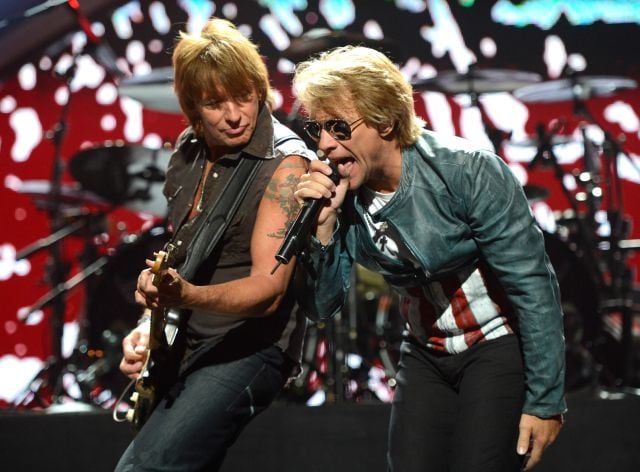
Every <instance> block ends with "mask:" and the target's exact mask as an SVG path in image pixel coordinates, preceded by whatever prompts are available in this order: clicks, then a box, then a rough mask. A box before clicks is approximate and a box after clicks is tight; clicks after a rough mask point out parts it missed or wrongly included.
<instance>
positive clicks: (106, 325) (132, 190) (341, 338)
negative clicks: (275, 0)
mask: <svg viewBox="0 0 640 472" xmlns="http://www.w3.org/2000/svg"><path fill="white" fill-rule="evenodd" d="M365 39H366V38H359V37H357V38H356V37H352V36H346V33H336V32H333V33H329V32H324V31H314V32H312V33H310V34H309V35H308V37H306V38H301V39H300V40H299V41H294V42H293V43H292V45H291V47H290V48H289V49H288V50H286V51H285V57H288V58H289V59H291V60H294V61H299V60H303V59H306V58H307V57H309V56H310V55H312V54H314V53H316V52H319V51H322V50H325V49H327V48H329V47H333V46H338V45H343V44H367V45H369V44H368V43H375V44H371V46H375V47H376V48H377V49H383V50H384V51H385V52H387V53H389V51H390V50H391V49H393V46H394V45H393V44H392V43H389V44H381V43H380V42H375V41H372V40H369V39H366V42H365ZM171 82H172V70H171V68H161V69H156V70H155V71H153V72H152V73H151V74H148V75H147V76H142V77H133V78H128V79H124V80H121V81H120V84H119V90H120V93H121V94H122V95H125V96H128V97H130V98H132V99H135V100H137V101H139V102H140V103H141V104H142V105H143V106H144V107H145V108H147V109H150V110H156V111H162V112H171V113H180V107H179V104H178V102H177V100H176V98H175V95H174V93H173V90H172V87H171ZM412 86H413V89H414V91H415V92H419V93H422V92H438V93H442V94H445V95H447V96H457V95H460V94H465V95H467V96H468V97H470V103H471V106H473V107H476V108H477V109H478V110H479V111H480V116H481V119H482V124H483V126H484V130H485V132H486V134H487V136H488V137H489V139H490V141H491V142H492V144H493V145H494V148H495V150H496V153H497V154H498V155H501V149H502V146H503V144H504V143H505V142H509V138H510V134H511V133H510V132H509V131H505V130H501V129H497V128H496V126H494V124H493V123H492V121H491V120H490V119H489V117H488V114H487V113H486V110H485V109H484V106H483V104H482V101H481V100H480V99H479V98H480V97H481V96H482V95H485V94H493V93H511V94H512V95H513V96H514V97H515V98H517V99H518V100H520V101H521V102H523V103H525V104H528V105H532V106H535V105H536V104H539V103H541V104H546V103H556V102H572V103H573V105H574V113H575V115H576V116H578V117H579V118H580V120H582V121H583V122H584V121H586V122H588V123H589V124H592V125H595V126H598V127H600V128H601V129H602V130H603V135H604V140H603V142H602V143H600V144H599V145H595V144H594V143H593V142H592V141H591V140H590V139H589V138H588V137H587V136H586V135H584V143H583V144H584V159H583V161H584V165H583V169H581V170H580V171H579V172H575V173H574V174H573V175H572V176H571V177H573V178H574V179H575V181H576V184H577V187H578V192H575V191H574V190H572V189H569V188H567V186H566V185H565V182H566V177H567V173H566V172H565V171H564V169H563V167H562V166H561V165H560V164H559V163H558V159H557V158H556V155H555V153H554V149H555V147H556V146H557V145H560V144H565V143H568V142H569V141H572V140H573V139H574V138H573V137H569V136H565V135H560V134H558V132H559V131H560V129H561V128H563V126H564V125H565V124H566V120H565V119H564V118H562V119H559V120H557V121H556V125H555V126H552V127H551V129H549V128H548V127H547V126H545V125H544V124H540V125H538V126H537V127H536V135H535V136H532V137H529V138H527V139H526V140H520V141H518V142H517V143H513V142H512V143H510V144H512V145H515V146H528V147H535V148H536V149H537V152H536V155H535V157H534V158H533V160H532V161H531V162H530V163H529V168H530V169H533V168H534V167H535V166H536V165H538V164H542V165H545V166H551V167H552V168H553V169H554V170H555V175H556V177H557V178H558V181H559V182H560V184H561V187H562V190H563V193H564V195H565V196H566V198H567V199H568V201H569V206H570V210H569V211H568V213H570V215H569V216H568V217H566V216H565V217H563V218H561V219H559V220H558V222H557V231H555V232H554V233H550V232H547V233H545V240H546V247H547V251H548V253H549V256H550V259H551V262H552V264H553V266H554V268H555V270H556V273H557V275H558V279H559V282H560V286H561V292H562V302H563V308H564V311H565V328H566V339H567V361H568V372H567V387H568V388H569V389H573V388H578V387H581V386H584V385H593V384H597V383H608V384H609V385H612V386H630V385H633V384H634V383H636V382H639V381H640V378H638V372H637V370H638V369H637V364H636V362H637V359H636V358H637V349H636V348H635V347H634V345H635V344H636V340H635V339H634V336H633V329H632V328H633V319H634V316H635V315H637V314H638V312H639V311H640V296H639V295H638V289H637V288H635V287H634V283H633V280H632V278H633V277H632V273H633V271H632V269H631V268H630V267H629V266H628V264H627V259H628V256H629V255H630V254H631V253H632V251H636V250H638V249H640V241H637V240H629V239H626V238H627V236H628V231H629V221H628V220H626V219H625V215H624V209H623V206H622V203H623V202H622V194H621V190H620V187H621V184H620V177H619V175H618V171H617V156H619V155H621V156H623V158H628V159H629V161H630V162H632V165H635V164H634V163H633V161H631V159H630V158H629V156H628V154H627V153H626V152H625V150H624V146H623V143H622V142H621V141H620V140H618V139H616V138H614V137H613V136H612V135H611V134H610V133H608V132H607V131H606V130H604V128H603V127H601V126H600V125H599V124H598V123H597V121H596V120H595V119H594V117H593V116H592V115H591V114H590V113H589V109H588V106H587V105H588V103H589V100H590V99H592V98H598V97H614V96H616V95H617V94H619V93H621V92H623V91H627V90H634V89H636V88H637V84H636V82H635V81H634V80H632V79H627V78H624V77H610V76H581V75H579V74H577V73H572V74H571V75H570V76H569V77H566V78H562V79H558V80H551V81H543V80H542V78H541V77H540V76H539V75H538V74H534V73H530V72H521V71H512V70H503V69H481V68H478V67H471V68H470V69H469V70H468V72H466V73H459V72H455V71H445V72H441V73H439V74H438V75H436V76H435V77H433V78H428V79H419V80H414V81H413V82H412ZM296 114H297V110H296ZM289 118H291V117H289ZM293 118H294V119H298V118H299V117H297V116H296V117H293ZM290 124H291V123H290ZM294 128H295V126H294ZM58 140H60V137H58ZM169 156H170V152H169V151H168V150H166V149H158V150H151V149H148V148H145V147H142V146H133V145H124V144H123V143H103V144H100V145H97V146H93V147H91V148H87V149H83V150H81V151H79V152H78V153H77V154H76V155H75V156H73V157H72V159H71V160H70V163H69V170H70V173H71V175H72V176H73V177H74V178H75V180H76V181H77V182H78V184H73V185H60V184H59V175H56V174H57V173H58V172H59V171H58V170H56V169H54V176H53V178H52V179H51V182H49V181H26V182H24V183H23V184H22V186H20V187H19V188H17V189H16V190H17V191H18V192H20V193H24V194H26V195H29V196H31V197H32V198H33V201H34V203H35V205H36V206H37V207H38V208H40V209H43V210H46V211H47V212H49V214H50V215H51V219H52V225H51V228H52V234H51V235H50V236H48V237H47V238H44V239H41V240H39V241H36V242H35V243H33V244H31V245H30V246H29V247H27V248H25V249H23V250H22V251H20V253H19V254H18V257H17V258H18V259H19V258H26V257H28V256H30V255H31V254H33V253H35V252H37V251H39V250H42V249H48V250H49V251H50V252H51V255H52V259H53V264H52V265H53V267H54V270H53V273H52V274H51V277H50V280H51V284H52V290H51V291H50V292H49V293H48V294H46V295H45V296H44V297H42V298H41V299H40V300H38V301H37V302H36V303H34V304H33V306H32V308H31V312H33V311H35V310H36V309H41V308H43V307H44V306H47V305H50V304H51V305H52V307H53V311H54V313H58V315H57V318H58V319H59V320H60V319H62V316H61V314H60V313H61V310H62V309H63V307H64V303H63V299H64V295H65V293H66V292H67V291H69V290H70V289H71V288H73V287H75V286H76V285H78V284H80V283H81V282H83V281H85V280H87V279H89V280H87V282H88V283H87V284H86V286H87V292H86V293H87V300H88V301H87V307H86V311H87V317H88V319H87V320H86V321H85V324H86V325H87V326H88V328H89V330H88V333H89V334H88V335H87V336H86V340H85V341H84V342H85V343H86V344H85V346H84V347H83V349H84V351H85V352H86V351H87V349H89V350H91V351H93V352H101V354H100V356H99V358H95V359H93V362H92V363H90V364H89V365H87V366H85V368H83V369H80V370H79V371H78V372H77V375H76V377H77V379H78V380H79V383H80V384H81V387H82V390H83V399H84V400H87V401H90V402H93V403H95V402H96V400H95V395H94V394H93V393H91V391H92V389H93V390H95V388H94V387H96V385H97V384H98V383H99V382H100V379H102V381H104V379H105V378H108V376H112V375H116V374H114V372H116V371H117V363H118V361H119V356H120V353H119V343H120V340H121V337H122V334H123V333H124V332H125V331H126V330H127V329H129V328H130V327H131V323H132V320H135V319H136V317H137V307H136V306H135V305H134V303H133V300H131V298H132V297H131V296H130V295H131V293H132V292H133V288H134V286H135V279H136V277H137V274H138V269H139V265H135V264H132V261H134V260H137V261H141V260H143V259H144V258H145V257H148V255H149V254H152V253H153V251H154V250H157V249H159V248H160V247H161V246H162V244H163V243H164V240H165V239H166V237H167V235H166V233H165V230H164V227H163V226H162V225H160V224H159V225H156V226H154V228H153V229H152V230H151V231H147V232H144V233H143V234H141V235H128V236H126V237H125V238H123V239H122V241H121V242H120V243H119V245H118V247H116V250H115V251H114V252H113V253H112V254H110V255H107V256H105V255H102V256H101V255H99V254H98V253H99V251H97V250H96V247H95V243H94V241H95V238H96V235H98V234H100V233H102V232H103V231H104V216H105V215H106V214H108V213H109V212H110V211H111V210H113V209H114V208H122V207H124V208H126V209H129V210H131V211H134V212H143V213H147V214H151V215H155V216H156V217H159V218H161V217H163V216H164V214H165V207H164V205H165V203H164V197H163V196H162V182H163V180H164V172H165V169H166V167H167V164H168V159H169ZM524 192H525V195H526V197H527V199H528V200H529V202H530V203H531V204H534V203H536V202H542V201H544V200H545V199H547V198H548V196H549V190H547V188H545V187H542V186H537V185H525V186H524ZM603 195H604V196H606V195H608V198H607V200H606V201H607V202H608V207H607V208H603V201H604V199H603ZM602 212H604V214H606V217H607V219H608V222H609V227H610V231H609V233H608V234H605V235H603V234H600V233H599V228H600V227H601V226H602V223H601V222H599V221H600V220H599V219H601V217H600V216H599V215H600V214H601V213H602ZM80 231H83V232H84V233H83V234H85V236H86V238H87V241H88V243H87V246H88V250H87V251H86V252H87V253H88V254H90V255H93V256H94V260H93V261H91V262H88V263H86V264H85V267H84V269H83V270H82V271H81V272H80V273H79V274H78V275H76V276H74V277H72V278H71V279H69V280H64V276H65V275H66V274H65V271H63V270H62V271H61V270H60V267H62V266H63V264H62V263H61V261H60V256H59V248H58V243H59V242H60V241H61V240H62V239H63V238H65V237H67V236H69V235H71V234H77V233H78V232H80ZM96 255H97V256H96ZM92 275H97V277H91V279H90V276H92ZM353 277H354V280H353V281H352V282H353V283H352V286H354V287H356V289H355V290H354V291H353V294H352V296H351V298H350V302H349V304H348V306H347V308H346V309H345V311H344V312H343V313H342V314H341V315H340V316H338V317H337V319H336V321H335V322H334V323H333V324H319V325H312V326H311V328H310V330H309V333H310V334H309V335H308V337H307V345H306V346H307V347H306V348H305V354H304V358H303V363H304V369H305V375H304V376H302V377H300V379H299V380H298V382H297V384H296V386H294V391H295V389H296V387H297V391H298V392H301V393H300V395H302V396H308V395H310V394H311V393H313V391H314V390H319V389H324V390H325V391H327V392H328V393H330V394H331V396H332V398H333V399H334V400H335V401H338V400H340V399H347V398H349V399H358V398H363V397H365V396H367V395H368V396H375V397H377V398H378V399H381V400H383V401H388V399H389V397H390V394H389V389H390V387H391V386H392V385H393V382H394V376H395V373H396V370H395V369H396V367H395V365H396V361H397V358H398V352H399V350H398V348H399V343H400V341H401V338H402V331H403V326H402V323H401V321H400V316H399V314H398V313H397V305H398V304H397V300H396V298H395V296H394V295H393V294H392V292H391V290H390V289H389V288H388V286H387V285H386V284H385V283H384V281H382V279H381V278H380V277H377V276H376V275H375V274H371V273H369V272H368V271H366V270H364V269H362V268H361V267H359V266H358V267H357V268H356V270H355V271H354V275H353ZM91 280H94V282H91ZM100 294H102V295H100ZM116 304H117V305H118V306H115V305H116ZM114 313H117V314H118V315H117V320H114ZM610 314H616V315H619V319H620V320H621V321H620V324H621V329H620V330H619V335H618V338H617V339H616V340H615V342H614V344H615V347H614V349H613V350H614V351H616V352H617V357H616V358H615V360H611V358H610V357H609V358H607V355H608V353H607V352H604V351H610V350H611V349H610V348H609V347H608V346H609V345H610V344H611V343H610V342H608V341H606V340H605V330H604V328H603V327H604V326H605V324H606V320H607V319H609V318H608V315H610ZM55 318H56V317H55V316H54V319H55ZM114 321H115V322H114ZM59 325H60V323H59V322H58V324H57V325H56V323H55V322H54V324H53V326H54V333H53V337H54V355H53V364H52V363H49V364H48V365H47V367H45V369H44V370H45V371H46V370H47V369H49V368H51V369H52V370H53V373H51V372H50V373H49V376H50V377H53V382H52V381H50V382H49V383H50V385H51V386H52V388H53V389H54V393H55V389H56V388H57V389H58V390H59V388H60V387H59V385H60V382H58V379H57V378H56V377H58V376H60V374H61V372H62V370H64V366H63V367H62V368H61V367H60V365H59V364H60V362H64V361H63V360H62V356H61V354H60V346H59V339H60V336H61V327H60V326H59ZM56 326H57V327H56ZM56 346H57V347H56ZM328 346H331V347H332V349H328ZM330 351H332V352H333V354H330ZM354 358H356V360H355V361H354ZM634 365H636V367H634ZM67 370H68V369H67ZM373 371H375V372H376V373H375V374H372V372H373ZM372 375H374V376H376V378H377V379H378V382H377V384H376V385H377V387H374V386H372V383H371V379H372ZM58 393H60V392H58Z"/></svg>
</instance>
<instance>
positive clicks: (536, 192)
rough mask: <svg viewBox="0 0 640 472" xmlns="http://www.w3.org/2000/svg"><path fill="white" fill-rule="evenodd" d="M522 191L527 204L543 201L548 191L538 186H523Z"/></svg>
mask: <svg viewBox="0 0 640 472" xmlns="http://www.w3.org/2000/svg"><path fill="white" fill-rule="evenodd" d="M522 189H523V190H524V195H525V197H527V201H529V203H533V202H540V201H543V200H545V199H546V198H547V197H548V196H549V190H547V189H546V188H544V187H540V186H538V185H523V186H522Z"/></svg>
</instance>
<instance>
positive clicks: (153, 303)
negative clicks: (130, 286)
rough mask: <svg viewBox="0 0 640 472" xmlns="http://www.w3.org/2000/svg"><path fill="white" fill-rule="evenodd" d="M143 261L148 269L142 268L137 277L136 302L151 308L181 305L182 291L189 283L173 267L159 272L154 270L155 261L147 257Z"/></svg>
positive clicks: (182, 299) (182, 301)
mask: <svg viewBox="0 0 640 472" xmlns="http://www.w3.org/2000/svg"><path fill="white" fill-rule="evenodd" d="M145 262H146V264H147V266H149V269H146V270H143V271H142V272H141V273H140V276H139V277H138V285H137V287H136V293H135V297H136V302H137V303H139V304H140V305H142V306H145V307H147V308H150V309H152V310H154V309H157V308H161V307H164V308H167V307H179V306H182V305H183V303H184V292H185V290H186V289H187V288H188V286H189V285H190V284H189V283H188V282H187V281H185V280H184V279H182V278H181V277H180V275H179V274H178V272H176V270H175V269H173V268H167V269H165V270H163V271H162V273H160V274H159V273H156V272H154V267H155V265H156V261H152V260H149V259H147V260H146V261H145Z"/></svg>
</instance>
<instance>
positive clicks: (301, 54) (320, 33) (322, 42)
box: [283, 28, 400, 62]
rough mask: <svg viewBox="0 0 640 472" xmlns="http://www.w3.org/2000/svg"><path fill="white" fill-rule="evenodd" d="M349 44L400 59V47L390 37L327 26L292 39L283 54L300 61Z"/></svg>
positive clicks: (294, 60)
mask: <svg viewBox="0 0 640 472" xmlns="http://www.w3.org/2000/svg"><path fill="white" fill-rule="evenodd" d="M348 45H354V46H366V47H368V48H371V49H376V50H378V51H380V52H382V53H385V54H388V55H389V56H391V59H396V60H398V59H400V57H399V56H400V49H399V48H398V45H397V43H396V42H395V41H392V40H390V39H371V38H368V37H366V36H364V35H362V34H358V33H352V32H349V31H331V30H328V29H325V28H316V29H312V30H310V31H307V32H306V33H304V34H303V35H302V36H300V37H298V38H295V39H294V40H293V41H291V44H290V45H289V47H288V48H287V49H285V50H284V52H283V55H284V57H286V58H287V59H289V60H290V61H292V62H300V61H305V60H307V59H309V57H311V56H313V55H314V54H317V53H319V52H323V51H327V50H329V49H333V48H336V47H339V46H348Z"/></svg>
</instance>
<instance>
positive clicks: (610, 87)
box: [513, 76, 638, 103]
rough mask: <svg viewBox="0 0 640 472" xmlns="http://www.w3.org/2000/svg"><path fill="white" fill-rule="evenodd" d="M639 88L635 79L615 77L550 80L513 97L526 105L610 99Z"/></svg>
mask: <svg viewBox="0 0 640 472" xmlns="http://www.w3.org/2000/svg"><path fill="white" fill-rule="evenodd" d="M637 87H638V84H637V82H636V81H635V80H633V79H627V78H625V77H615V76H582V77H580V76H577V77H572V78H567V79H558V80H550V81H547V82H541V83H539V84H533V85H528V86H525V87H522V88H519V89H517V90H514V92H513V96H514V97H515V98H517V99H518V100H520V101H522V102H525V103H553V102H563V101H569V100H574V99H579V100H588V99H589V98H593V97H610V96H612V95H614V94H616V93H617V92H620V91H622V90H631V89H635V88H637Z"/></svg>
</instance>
